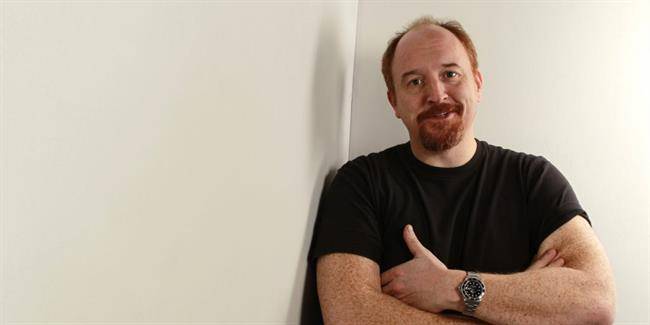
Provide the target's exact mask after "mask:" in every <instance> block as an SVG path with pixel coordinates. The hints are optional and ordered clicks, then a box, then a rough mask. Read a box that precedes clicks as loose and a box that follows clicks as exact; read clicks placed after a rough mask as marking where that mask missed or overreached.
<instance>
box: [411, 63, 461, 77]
mask: <svg viewBox="0 0 650 325" xmlns="http://www.w3.org/2000/svg"><path fill="white" fill-rule="evenodd" d="M442 67H443V68H449V67H456V68H460V65H458V64H456V63H454V62H451V63H443V64H442ZM412 74H418V69H413V70H409V71H406V72H404V73H402V77H401V80H404V78H406V77H408V76H409V75H412Z"/></svg>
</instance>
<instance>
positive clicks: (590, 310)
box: [584, 290, 616, 325]
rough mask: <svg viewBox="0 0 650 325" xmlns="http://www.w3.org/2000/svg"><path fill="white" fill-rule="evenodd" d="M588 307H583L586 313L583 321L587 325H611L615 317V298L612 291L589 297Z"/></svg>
mask: <svg viewBox="0 0 650 325" xmlns="http://www.w3.org/2000/svg"><path fill="white" fill-rule="evenodd" d="M591 298H592V299H590V300H589V301H590V303H589V306H585V307H586V308H584V310H586V311H587V315H585V320H587V323H589V324H603V325H605V324H606V325H610V324H613V323H614V321H615V317H616V296H615V292H614V290H607V292H601V293H600V294H598V293H595V294H593V295H592V296H591Z"/></svg>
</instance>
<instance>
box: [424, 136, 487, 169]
mask: <svg viewBox="0 0 650 325" xmlns="http://www.w3.org/2000/svg"><path fill="white" fill-rule="evenodd" d="M411 151H413V155H415V157H416V158H417V159H418V160H419V161H421V162H423V163H425V164H427V165H429V166H434V167H441V168H453V167H459V166H462V165H464V164H466V163H467V162H468V161H470V160H471V159H472V157H474V153H475V152H476V140H474V134H473V133H472V132H468V133H466V134H465V135H464V136H463V140H461V141H460V142H459V143H458V144H457V145H456V146H454V147H453V148H450V149H448V150H445V151H441V152H431V151H429V150H427V149H425V148H424V147H422V144H420V142H419V141H413V139H411Z"/></svg>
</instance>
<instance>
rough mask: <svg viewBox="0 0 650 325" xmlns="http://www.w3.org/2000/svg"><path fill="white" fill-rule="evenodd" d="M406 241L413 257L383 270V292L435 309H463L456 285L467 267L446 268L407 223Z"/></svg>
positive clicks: (422, 306)
mask: <svg viewBox="0 0 650 325" xmlns="http://www.w3.org/2000/svg"><path fill="white" fill-rule="evenodd" d="M404 241H406V245H407V246H408V248H409V250H410V251H411V253H412V254H413V259H412V260H410V261H408V262H406V263H403V264H400V265H398V266H395V267H393V268H391V269H390V270H388V271H386V272H384V273H382V274H381V285H382V288H381V290H382V292H383V293H385V294H389V295H391V296H393V297H395V298H397V299H399V300H401V301H403V302H404V303H406V304H408V305H411V306H413V307H416V308H419V309H422V310H425V311H429V312H433V313H439V312H441V311H443V310H445V309H453V310H462V308H464V307H463V306H464V305H463V301H462V299H461V298H460V294H459V293H458V291H457V286H458V284H459V283H461V282H462V281H463V279H464V278H465V271H460V270H449V269H447V266H445V264H444V263H442V262H441V261H440V260H439V259H438V258H437V257H436V256H435V255H433V253H431V251H429V250H428V249H426V247H424V246H423V245H422V244H421V243H420V241H419V240H418V239H417V237H416V236H415V232H414V231H413V227H412V226H411V225H407V226H406V227H404Z"/></svg>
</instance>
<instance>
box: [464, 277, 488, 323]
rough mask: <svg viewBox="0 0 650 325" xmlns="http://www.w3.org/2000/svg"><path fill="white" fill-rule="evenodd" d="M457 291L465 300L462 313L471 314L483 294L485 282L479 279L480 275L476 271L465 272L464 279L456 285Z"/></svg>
mask: <svg viewBox="0 0 650 325" xmlns="http://www.w3.org/2000/svg"><path fill="white" fill-rule="evenodd" d="M458 291H460V296H461V297H463V301H464V302H465V311H463V314H465V315H469V316H471V315H473V314H474V312H475V311H476V308H478V305H479V304H480V303H481V300H483V296H485V284H483V281H481V277H480V276H479V275H478V273H476V272H467V275H465V280H463V282H461V283H460V285H459V286H458Z"/></svg>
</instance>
